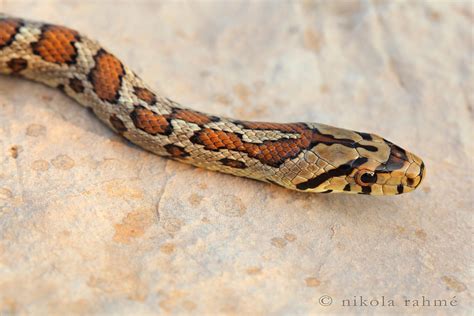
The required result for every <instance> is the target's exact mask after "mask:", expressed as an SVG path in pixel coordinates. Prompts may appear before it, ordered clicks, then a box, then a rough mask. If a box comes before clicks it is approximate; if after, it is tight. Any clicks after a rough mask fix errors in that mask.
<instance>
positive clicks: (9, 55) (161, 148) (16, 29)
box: [0, 14, 425, 195]
mask: <svg viewBox="0 0 474 316" xmlns="http://www.w3.org/2000/svg"><path fill="white" fill-rule="evenodd" d="M0 73H2V74H6V75H19V76H22V77H25V78H28V79H31V80H34V81H38V82H42V83H44V84H46V85H48V86H51V87H55V88H58V89H60V90H62V91H63V92H64V93H66V94H67V95H68V96H70V97H72V98H73V99H75V100H76V101H77V102H78V103H80V104H81V105H83V106H86V107H89V108H91V109H92V110H93V112H94V113H95V114H96V115H97V116H98V117H99V119H100V120H102V121H103V122H104V123H105V124H107V125H108V126H109V127H110V128H112V129H113V130H115V131H116V132H117V133H119V134H120V135H122V136H123V137H125V138H127V139H128V140H130V141H131V142H133V143H135V144H137V145H138V146H140V147H142V148H144V149H146V150H148V151H151V152H153V153H155V154H157V155H160V156H165V157H170V158H172V159H175V160H178V161H180V162H184V163H188V164H191V165H194V166H197V167H201V168H205V169H209V170H215V171H220V172H224V173H228V174H232V175H236V176H240V177H247V178H252V179H256V180H260V181H264V182H269V183H273V184H276V185H280V186H282V187H285V188H288V189H292V190H298V191H303V192H323V193H330V192H345V193H360V194H372V195H395V194H401V193H404V192H409V191H412V190H414V189H415V188H416V187H417V186H418V185H419V184H420V183H421V181H422V178H423V177H424V172H425V168H424V164H423V161H422V160H421V159H420V158H418V157H417V156H416V155H414V154H412V153H410V152H408V151H406V150H404V149H402V148H400V147H399V146H397V145H395V144H393V143H391V142H389V141H387V140H385V139H384V138H382V137H380V136H377V135H375V134H369V133H361V132H355V131H350V130H346V129H341V128H335V127H332V126H328V125H324V124H318V123H288V124H283V123H265V122H250V121H241V120H235V119H229V118H224V117H218V116H212V115H208V114H205V113H201V112H197V111H194V110H191V109H188V108H185V107H183V106H181V105H179V104H178V103H176V102H174V101H172V100H170V99H168V98H166V97H164V96H162V95H160V94H159V93H157V92H155V91H154V90H153V89H152V88H151V87H149V86H148V85H147V84H146V83H145V82H143V81H142V80H141V79H140V78H139V77H138V76H137V75H136V74H135V73H134V72H133V71H131V70H130V69H129V68H128V67H127V66H125V65H124V64H123V63H122V62H121V61H120V60H119V59H118V58H117V57H115V56H114V55H113V54H112V53H110V52H109V51H107V50H106V49H104V48H103V47H102V46H101V45H100V44H99V43H97V42H96V41H93V40H90V39H89V38H87V37H86V36H84V35H82V34H80V33H79V32H77V31H75V30H72V29H69V28H67V27H63V26H58V25H51V24H46V23H40V22H35V21H27V20H23V19H18V18H13V17H10V16H7V15H4V14H0Z"/></svg>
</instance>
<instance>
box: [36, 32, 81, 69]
mask: <svg viewBox="0 0 474 316" xmlns="http://www.w3.org/2000/svg"><path fill="white" fill-rule="evenodd" d="M78 35H79V34H78V33H77V32H76V31H74V30H71V29H69V28H66V27H64V26H57V25H48V26H45V27H44V28H43V33H42V34H41V37H40V39H39V41H38V42H36V43H33V44H32V48H33V52H34V53H35V54H36V55H39V56H41V57H42V58H43V59H44V60H46V61H48V62H51V63H56V64H71V63H73V62H74V61H75V59H76V55H77V51H76V48H75V47H74V43H75V42H76V41H77V40H78Z"/></svg>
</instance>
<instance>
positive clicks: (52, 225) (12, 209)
mask: <svg viewBox="0 0 474 316" xmlns="http://www.w3.org/2000/svg"><path fill="white" fill-rule="evenodd" d="M472 6H473V3H472V2H469V1H465V2H460V1H442V0H439V1H397V2H395V1H375V0H373V1H368V0H367V1H365V0H364V1H362V0H361V1H342V0H341V1H277V0H275V1H243V2H242V1H224V0H219V1H217V0H214V1H190V2H174V1H108V0H107V1H46V0H45V1H23V0H15V1H13V0H0V11H2V12H5V13H9V14H12V15H17V16H21V17H27V18H34V19H39V20H45V21H50V22H55V23H59V24H65V25H68V26H70V27H73V28H76V29H78V30H81V31H82V32H84V33H85V34H88V35H89V36H91V37H93V38H96V39H99V40H100V41H101V42H102V44H103V45H104V46H105V47H107V48H109V49H110V50H111V51H112V52H114V53H115V54H116V55H117V56H119V57H120V58H121V59H122V60H123V61H124V62H125V63H127V64H128V65H129V66H131V67H132V68H133V69H135V70H136V72H137V73H138V74H140V75H141V76H142V77H143V78H145V79H146V80H147V81H148V82H149V83H150V84H151V86H153V87H156V88H157V89H160V91H163V92H164V93H165V94H166V95H168V96H171V97H172V98H174V99H175V100H176V101H179V102H181V103H183V104H186V105H188V106H191V107H193V108H194V109H197V110H201V111H206V112H211V113H213V114H218V115H226V116H231V117H237V118H241V119H249V120H250V119H252V120H271V121H317V122H322V123H327V124H332V125H336V126H341V127H346V128H350V129H355V130H362V131H367V132H375V133H377V134H380V135H383V136H384V137H386V138H388V139H390V140H392V141H394V142H395V143H398V144H400V145H402V146H403V147H405V148H407V149H409V150H411V151H413V152H415V153H416V154H418V155H420V156H421V157H422V158H424V160H425V163H426V165H427V178H426V181H425V182H424V184H423V185H422V187H421V188H420V189H419V190H417V191H415V192H413V193H410V194H406V195H402V196H396V197H370V196H350V195H311V194H301V193H295V192H290V191H287V190H285V189H282V188H278V187H276V186H271V185H267V184H264V183H259V182H256V181H251V180H246V179H240V178H236V177H232V176H227V175H222V174H218V173H213V172H207V171H204V170H198V169H196V168H193V167H190V166H187V165H182V164H179V163H176V162H173V161H168V160H166V159H163V158H160V157H156V156H153V155H151V154H150V153H148V152H145V151H142V150H140V149H139V148H137V147H135V146H133V145H130V144H128V143H127V142H125V141H123V140H122V139H120V138H119V137H118V136H116V135H114V134H113V133H112V132H111V131H110V130H108V129H107V128H106V127H105V126H103V125H102V124H101V123H100V122H99V121H98V120H97V119H95V117H94V116H93V115H92V114H91V113H89V112H88V111H87V110H86V109H84V108H82V107H80V106H78V105H77V104H76V103H75V102H74V101H72V100H70V99H68V98H67V97H65V96H64V95H62V94H61V93H59V92H58V91H55V90H52V89H49V88H46V87H44V86H42V85H39V84H35V83H31V82H27V81H24V80H21V79H15V78H6V77H0V314H1V315H10V314H12V315H15V314H19V315H23V314H36V315H63V314H106V313H111V314H116V315H132V314H133V315H154V314H183V315H184V314H201V315H202V314H208V315H217V314H226V315H263V314H271V315H305V314H306V315H307V314H316V313H366V312H369V313H371V312H373V313H388V312H392V313H423V314H433V313H437V314H448V313H450V314H456V315H461V314H468V313H470V311H472V308H473V297H472V291H471V290H472V287H473V275H472V267H473V255H472V254H473V253H474V252H473V246H472V223H473V221H472V210H473V198H472V196H471V195H470V194H472V192H473V186H472V178H473V169H472V166H473V165H472V157H473V149H474V148H473V146H474V143H473V141H472V137H473V130H472V122H473V109H472V104H473V102H474V93H473V91H474V82H473V72H474V69H473V68H474V66H473V60H472V58H473V52H474V49H473V46H474V45H473V41H474V38H473V27H474V26H473V22H474V9H473V7H472ZM323 295H328V296H331V298H332V304H331V305H330V306H323V305H325V304H327V303H328V302H329V299H328V298H327V297H323V299H321V297H322V296H323ZM423 295H424V296H425V299H429V300H431V304H433V300H435V299H442V300H446V301H447V304H448V306H446V307H432V306H431V307H426V306H424V307H422V306H413V305H416V303H415V300H418V301H417V302H418V305H421V304H422V303H423V301H422V296H423ZM354 298H355V299H356V302H355V304H356V305H357V306H344V305H347V301H346V302H345V303H344V300H348V299H350V300H351V305H354V302H353V300H354ZM361 299H362V302H361V301H360V300H361ZM383 299H384V300H385V304H388V303H387V300H393V304H394V305H395V306H380V305H381V304H382V300H383ZM406 299H408V300H410V301H409V302H408V305H409V306H405V300H406ZM364 300H367V301H366V302H370V300H377V301H378V302H379V306H378V307H373V306H372V307H370V306H368V307H364V306H360V305H361V304H362V305H363V303H364ZM453 300H454V304H455V305H456V306H450V304H453ZM373 304H375V302H374V303H373ZM425 304H426V303H425Z"/></svg>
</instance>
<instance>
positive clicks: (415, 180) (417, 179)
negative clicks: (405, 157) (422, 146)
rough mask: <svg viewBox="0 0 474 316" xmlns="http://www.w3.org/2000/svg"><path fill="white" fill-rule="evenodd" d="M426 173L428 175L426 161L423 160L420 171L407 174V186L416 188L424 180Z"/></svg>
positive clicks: (412, 188)
mask: <svg viewBox="0 0 474 316" xmlns="http://www.w3.org/2000/svg"><path fill="white" fill-rule="evenodd" d="M425 175H426V168H425V163H424V162H421V164H420V169H419V172H418V173H417V174H413V175H407V178H406V181H407V186H408V187H409V188H410V189H411V190H414V189H416V188H417V187H418V186H419V185H420V184H421V182H422V181H423V179H424V177H425Z"/></svg>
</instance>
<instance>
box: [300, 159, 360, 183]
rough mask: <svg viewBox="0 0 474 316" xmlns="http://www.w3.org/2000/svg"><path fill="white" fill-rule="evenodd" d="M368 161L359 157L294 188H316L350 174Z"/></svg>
mask: <svg viewBox="0 0 474 316" xmlns="http://www.w3.org/2000/svg"><path fill="white" fill-rule="evenodd" d="M367 161H368V159H367V158H365V157H361V158H357V159H356V160H352V161H349V162H347V163H345V164H343V165H341V166H339V167H337V168H335V169H332V170H329V171H328V172H325V173H322V174H320V175H319V176H317V177H315V178H312V179H309V180H308V181H306V182H302V183H298V184H297V185H296V188H297V189H299V190H308V189H314V188H316V187H317V186H319V185H321V184H322V183H323V182H325V181H327V180H329V179H331V178H333V177H339V176H343V175H348V174H350V173H351V172H352V170H353V169H354V168H356V167H359V166H360V165H362V164H364V163H366V162H367Z"/></svg>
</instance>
